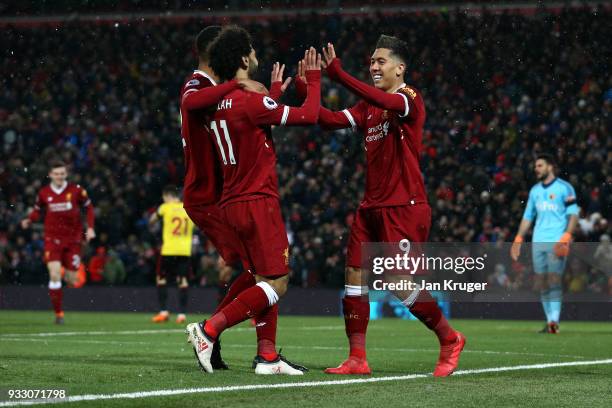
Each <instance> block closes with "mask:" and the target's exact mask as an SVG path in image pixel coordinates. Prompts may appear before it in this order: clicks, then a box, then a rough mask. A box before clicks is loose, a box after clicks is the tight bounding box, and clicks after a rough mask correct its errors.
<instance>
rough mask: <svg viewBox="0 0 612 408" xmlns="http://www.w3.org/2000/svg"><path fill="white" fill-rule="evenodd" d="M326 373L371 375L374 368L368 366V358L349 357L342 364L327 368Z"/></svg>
mask: <svg viewBox="0 0 612 408" xmlns="http://www.w3.org/2000/svg"><path fill="white" fill-rule="evenodd" d="M325 373H326V374H341V375H351V374H356V375H370V374H372V370H370V366H368V360H366V359H360V358H356V357H349V358H348V359H347V360H345V361H344V362H343V363H342V364H340V365H339V366H338V367H335V368H326V369H325Z"/></svg>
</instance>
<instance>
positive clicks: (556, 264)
mask: <svg viewBox="0 0 612 408" xmlns="http://www.w3.org/2000/svg"><path fill="white" fill-rule="evenodd" d="M555 244H556V242H534V243H532V250H533V252H532V258H533V271H534V272H535V273H536V274H541V273H556V274H559V275H561V274H563V270H564V269H565V262H566V261H567V257H566V256H562V257H559V256H557V255H556V254H555V250H554V247H555Z"/></svg>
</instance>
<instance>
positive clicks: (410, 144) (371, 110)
mask: <svg viewBox="0 0 612 408" xmlns="http://www.w3.org/2000/svg"><path fill="white" fill-rule="evenodd" d="M327 72H328V74H329V75H330V77H332V79H334V80H337V81H338V82H340V83H341V84H342V85H344V86H346V87H347V88H348V89H349V90H350V91H351V92H353V93H355V94H357V95H358V96H360V97H362V98H363V100H362V101H361V102H359V103H357V105H355V106H353V107H352V108H350V109H345V110H343V111H341V112H332V111H330V110H328V109H325V108H321V113H320V116H319V124H320V125H321V126H322V127H323V128H326V129H342V128H349V127H352V128H353V129H354V130H357V129H358V130H359V131H361V132H362V133H363V138H364V147H365V150H366V159H367V175H366V189H365V195H364V198H363V201H362V202H361V207H362V208H377V207H389V206H397V205H409V204H419V203H427V195H426V193H425V183H424V182H423V175H422V173H421V168H420V165H419V162H420V157H421V150H422V139H423V125H424V124H425V104H424V103H423V98H422V96H421V94H420V92H418V91H417V90H416V89H415V88H413V87H411V86H406V84H402V85H401V86H400V88H399V89H398V90H397V91H396V92H394V93H386V92H384V91H382V90H380V89H377V88H374V87H372V86H370V85H367V84H365V83H363V82H361V81H359V80H358V79H356V78H354V77H352V76H350V75H349V74H347V73H346V72H344V71H343V70H342V68H341V65H340V60H339V59H338V58H336V59H334V60H333V61H332V63H331V64H330V65H329V66H328V68H327ZM296 85H297V87H298V92H299V93H302V94H303V88H304V84H303V82H302V81H299V79H298V80H297V81H296Z"/></svg>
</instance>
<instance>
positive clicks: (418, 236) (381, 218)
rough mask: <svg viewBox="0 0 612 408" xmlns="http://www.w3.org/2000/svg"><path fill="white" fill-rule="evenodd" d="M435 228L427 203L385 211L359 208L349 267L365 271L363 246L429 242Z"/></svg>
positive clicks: (350, 249)
mask: <svg viewBox="0 0 612 408" xmlns="http://www.w3.org/2000/svg"><path fill="white" fill-rule="evenodd" d="M430 226H431V208H430V207H429V205H427V204H416V205H402V206H396V207H382V208H370V209H364V208H358V209H357V216H356V217H355V221H354V222H353V226H352V227H351V235H350V236H349V242H348V249H347V251H346V266H349V267H352V268H361V244H362V243H364V242H400V241H401V240H402V239H408V240H409V241H410V242H426V241H427V237H428V236H429V228H430Z"/></svg>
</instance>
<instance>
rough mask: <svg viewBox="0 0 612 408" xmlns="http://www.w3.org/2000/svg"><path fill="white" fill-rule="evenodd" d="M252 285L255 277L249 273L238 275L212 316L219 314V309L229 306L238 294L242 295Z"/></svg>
mask: <svg viewBox="0 0 612 408" xmlns="http://www.w3.org/2000/svg"><path fill="white" fill-rule="evenodd" d="M254 285H255V276H253V274H252V273H250V272H249V271H244V272H242V273H241V274H240V275H238V277H237V278H236V279H235V280H234V282H233V283H232V284H231V285H230V287H229V289H228V291H227V293H226V294H225V297H224V298H223V300H222V301H221V303H219V305H218V306H217V309H215V312H214V313H213V315H214V314H216V313H219V312H220V311H221V309H223V308H224V307H225V306H227V305H229V304H230V303H231V302H232V300H234V299H236V297H237V296H238V295H239V294H240V293H242V292H243V291H244V290H245V289H248V288H250V287H251V286H254Z"/></svg>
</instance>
